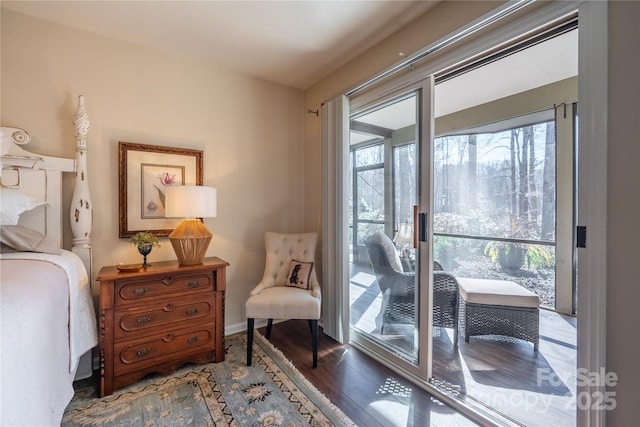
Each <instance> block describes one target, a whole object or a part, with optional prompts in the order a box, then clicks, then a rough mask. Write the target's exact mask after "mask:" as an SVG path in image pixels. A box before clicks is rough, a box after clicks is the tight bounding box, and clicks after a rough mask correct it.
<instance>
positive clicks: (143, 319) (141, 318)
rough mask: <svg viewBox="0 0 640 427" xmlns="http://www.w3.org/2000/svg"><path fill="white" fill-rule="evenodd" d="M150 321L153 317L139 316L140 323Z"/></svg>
mask: <svg viewBox="0 0 640 427" xmlns="http://www.w3.org/2000/svg"><path fill="white" fill-rule="evenodd" d="M149 321H151V317H149V316H142V317H138V323H147V322H149Z"/></svg>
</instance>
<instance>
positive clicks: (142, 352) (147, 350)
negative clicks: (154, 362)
mask: <svg viewBox="0 0 640 427" xmlns="http://www.w3.org/2000/svg"><path fill="white" fill-rule="evenodd" d="M149 353H151V349H150V348H143V349H142V350H138V351H136V356H138V357H142V356H146V355H147V354H149Z"/></svg>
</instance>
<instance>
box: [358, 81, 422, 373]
mask: <svg viewBox="0 0 640 427" xmlns="http://www.w3.org/2000/svg"><path fill="white" fill-rule="evenodd" d="M416 100H417V95H416V93H411V94H409V95H405V96H403V97H400V98H396V99H393V100H391V101H387V102H384V103H381V104H378V105H376V106H375V107H372V108H369V109H367V110H366V111H364V112H360V113H358V114H355V115H353V116H352V117H351V122H350V180H351V181H350V203H349V229H350V236H349V237H350V260H349V261H350V264H349V266H350V283H349V295H350V306H349V308H350V326H351V330H352V331H353V334H357V335H360V336H363V337H365V338H366V339H367V340H369V341H370V342H373V343H375V344H376V345H379V346H381V347H383V348H384V349H386V350H387V351H390V352H391V353H393V354H395V355H396V356H398V357H400V358H402V359H404V360H406V361H408V362H410V363H412V364H417V363H418V349H419V346H418V337H419V334H418V323H417V320H418V310H417V307H418V304H417V302H418V289H419V287H418V280H417V278H418V277H419V274H418V268H417V265H416V255H417V254H416V249H414V247H413V206H414V205H415V204H416V189H417V185H416V182H417V174H416V171H417V163H418V162H417V144H416V142H417V140H418V137H417V131H418V129H417V126H416V118H417V109H416Z"/></svg>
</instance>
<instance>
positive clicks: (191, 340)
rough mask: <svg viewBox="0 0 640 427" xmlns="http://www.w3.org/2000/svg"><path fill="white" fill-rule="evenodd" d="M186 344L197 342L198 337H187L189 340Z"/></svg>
mask: <svg viewBox="0 0 640 427" xmlns="http://www.w3.org/2000/svg"><path fill="white" fill-rule="evenodd" d="M187 342H188V343H189V344H193V343H194V342H198V336H197V335H196V336H193V337H189V339H187Z"/></svg>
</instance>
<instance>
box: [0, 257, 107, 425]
mask: <svg viewBox="0 0 640 427" xmlns="http://www.w3.org/2000/svg"><path fill="white" fill-rule="evenodd" d="M0 303H1V304H2V305H1V307H0V316H1V317H0V318H1V325H0V369H1V370H0V425H2V426H4V425H59V424H60V420H61V418H62V413H63V411H64V409H65V408H66V406H67V404H68V403H69V401H70V400H71V398H72V397H73V386H72V384H73V379H74V376H75V371H76V369H77V365H78V361H79V357H80V356H81V355H82V354H83V353H85V352H86V351H87V350H89V349H91V348H92V347H94V346H95V345H96V344H97V342H98V335H97V328H96V319H95V311H94V308H93V300H92V297H91V290H90V286H89V281H88V278H87V273H86V270H85V268H84V265H83V263H82V261H81V260H80V258H79V257H78V256H77V255H75V254H73V253H72V252H69V251H63V253H62V254H61V255H60V256H57V255H48V254H39V253H14V254H2V257H1V258H0Z"/></svg>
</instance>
